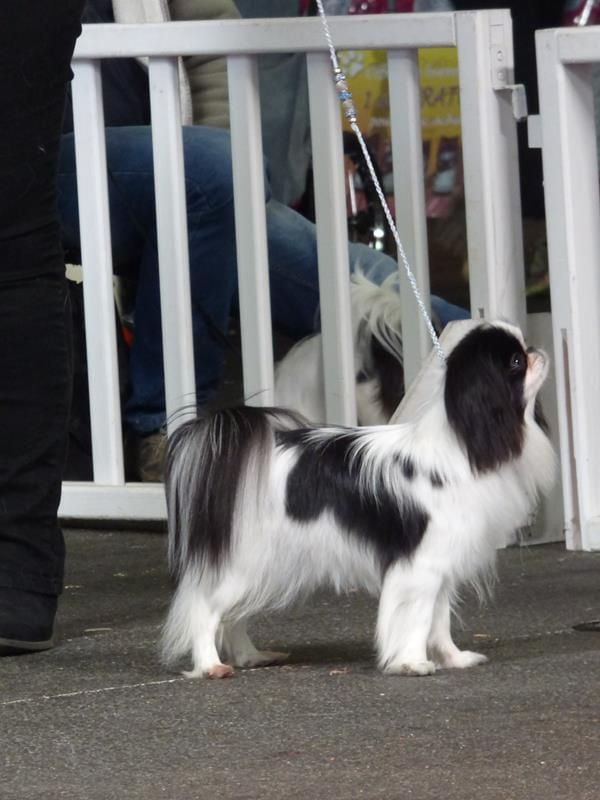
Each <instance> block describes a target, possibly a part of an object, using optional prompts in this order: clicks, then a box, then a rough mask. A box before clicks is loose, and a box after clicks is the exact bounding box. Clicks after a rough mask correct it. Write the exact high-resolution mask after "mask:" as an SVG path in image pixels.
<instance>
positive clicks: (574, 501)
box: [536, 28, 600, 550]
mask: <svg viewBox="0 0 600 800" xmlns="http://www.w3.org/2000/svg"><path fill="white" fill-rule="evenodd" d="M536 39H537V61H538V81H539V92H540V123H541V144H542V153H543V164H544V187H545V196H546V220H547V227H548V250H549V261H550V289H551V299H552V327H553V336H554V357H555V361H556V373H557V386H558V406H559V420H560V424H559V432H560V443H561V454H562V458H561V465H562V483H563V495H564V506H565V534H566V540H567V546H568V547H569V548H572V549H584V550H597V549H600V424H599V423H598V405H599V400H600V201H599V194H598V160H597V150H596V136H597V134H596V126H595V112H594V93H593V86H592V64H593V63H594V62H600V28H588V29H585V28H583V29H575V28H563V29H559V30H549V31H541V32H538V34H537V36H536Z"/></svg>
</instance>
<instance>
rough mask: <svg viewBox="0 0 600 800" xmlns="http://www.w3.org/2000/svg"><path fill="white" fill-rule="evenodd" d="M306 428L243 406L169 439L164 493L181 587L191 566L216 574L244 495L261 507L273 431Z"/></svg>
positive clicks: (173, 566) (296, 420) (293, 419)
mask: <svg viewBox="0 0 600 800" xmlns="http://www.w3.org/2000/svg"><path fill="white" fill-rule="evenodd" d="M305 424H306V423H305V421H304V420H302V419H301V418H300V417H298V416H296V415H294V414H292V413H288V412H284V411H279V410H275V409H261V408H253V407H251V406H245V407H239V408H232V409H224V410H221V411H217V412H216V413H214V414H213V415H212V416H210V417H208V418H206V419H198V420H191V421H190V422H186V423H184V424H183V425H181V427H179V428H178V429H177V430H176V431H175V433H174V434H173V435H172V436H171V437H170V439H169V447H168V450H167V464H166V474H165V490H166V496H167V510H168V527H169V567H170V570H171V574H172V575H173V577H174V578H175V580H176V581H177V582H179V581H180V579H181V578H182V577H183V575H184V574H185V573H186V571H187V570H188V569H189V568H190V567H191V566H196V567H197V568H199V572H202V570H203V568H206V567H208V568H211V570H213V571H214V572H218V570H219V569H220V567H221V566H222V565H223V564H224V562H225V561H226V560H227V558H228V556H229V553H230V550H231V546H232V531H233V525H234V517H235V513H236V509H237V508H238V506H239V504H240V501H241V498H242V494H244V495H246V496H247V497H248V496H250V495H252V496H254V498H255V499H256V502H257V503H258V502H260V499H261V497H262V496H263V494H264V492H263V491H261V489H260V487H261V485H262V482H263V478H264V475H265V474H266V473H267V471H268V466H269V462H270V456H271V453H272V452H273V446H274V437H275V431H276V430H278V429H284V428H294V427H304V425H305ZM250 484H251V486H250ZM248 510H250V509H248Z"/></svg>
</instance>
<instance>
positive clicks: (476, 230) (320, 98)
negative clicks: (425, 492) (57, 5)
mask: <svg viewBox="0 0 600 800" xmlns="http://www.w3.org/2000/svg"><path fill="white" fill-rule="evenodd" d="M330 27H331V32H332V36H333V39H334V41H335V43H336V46H337V47H338V48H339V49H379V50H386V51H387V53H388V58H389V68H390V86H391V91H392V99H391V117H392V119H391V122H392V147H393V159H394V179H395V192H396V199H397V216H398V221H397V224H398V228H399V230H400V232H401V235H402V238H403V241H404V245H405V248H406V252H407V254H408V255H409V258H410V259H411V262H412V266H413V270H414V272H415V274H416V276H417V280H418V282H419V285H420V287H421V288H422V290H423V294H424V296H425V297H428V293H429V269H428V257H427V240H426V226H425V209H424V198H423V163H422V158H423V156H422V149H421V136H420V115H419V111H418V109H419V86H418V69H417V61H416V59H417V49H418V48H422V47H434V46H436V47H437V46H458V54H459V79H460V97H461V109H462V123H463V147H464V166H465V198H466V211H467V238H468V247H469V268H470V292H471V307H472V309H473V313H474V316H477V317H482V318H494V317H498V316H505V317H509V318H511V319H514V320H517V321H518V322H520V323H521V324H522V325H525V293H524V274H523V257H522V240H521V227H520V202H519V193H518V166H517V144H516V130H515V121H514V117H513V111H512V98H511V92H512V63H513V57H512V30H511V21H510V15H509V13H508V12H507V11H483V12H465V13H457V14H453V13H440V14H411V15H386V16H385V17H382V16H357V17H343V18H332V19H331V20H330ZM268 52H302V53H306V54H307V58H308V61H309V70H308V74H309V93H310V101H311V112H312V138H313V158H314V167H315V200H316V209H317V229H318V253H319V279H320V291H321V317H322V329H323V334H324V359H325V377H326V399H327V413H328V418H329V419H330V421H337V422H343V423H352V422H353V421H354V418H355V416H354V415H355V411H354V404H353V397H354V381H353V369H352V350H351V347H352V346H351V337H350V335H349V332H350V307H349V286H348V280H347V276H348V263H347V259H348V255H347V231H346V223H345V218H346V211H345V199H344V190H343V183H344V177H343V162H342V157H341V153H342V147H341V122H340V114H339V107H338V101H337V98H336V95H335V89H334V85H333V81H332V79H331V72H330V66H329V60H328V55H327V48H326V43H325V41H324V37H323V32H322V29H321V25H320V21H319V20H318V19H316V18H313V19H298V20H290V19H286V20H243V21H226V22H210V23H208V22H196V23H168V24H161V25H153V24H146V25H93V26H86V27H85V28H84V31H83V34H82V36H81V38H80V40H79V42H78V44H77V48H76V51H75V56H74V62H73V67H74V72H75V80H74V90H73V100H74V109H75V114H74V117H75V138H76V142H77V149H76V154H77V162H78V165H81V167H82V168H80V169H78V186H79V202H80V223H81V240H82V260H83V272H84V299H85V305H86V314H85V316H86V332H87V341H88V367H89V374H90V396H91V398H92V404H91V414H92V446H93V464H94V481H93V482H89V483H73V482H67V483H65V484H64V487H63V497H62V503H61V507H60V511H59V513H60V515H61V516H62V517H63V518H85V519H97V518H110V519H161V518H163V517H164V515H165V506H164V497H163V491H162V487H161V486H160V485H158V484H145V485H141V484H126V483H125V482H124V476H123V452H122V444H121V421H120V411H119V396H118V385H117V358H116V348H115V341H114V330H115V326H114V309H113V304H112V299H111V296H110V286H111V274H112V264H111V248H110V230H109V218H108V202H107V179H106V164H105V154H104V130H103V113H102V105H101V85H100V72H99V67H98V64H99V59H102V58H119V57H126V56H127V57H128V56H145V57H148V59H149V74H150V87H151V98H152V109H151V110H152V125H153V131H154V136H153V139H154V163H155V186H156V195H157V202H156V205H157V224H158V240H159V259H160V263H161V265H165V264H168V268H169V274H168V280H161V297H162V314H163V339H164V357H165V375H166V397H167V415H168V416H171V415H172V414H173V412H175V411H177V410H178V409H179V408H181V407H182V406H189V405H190V404H192V405H193V398H194V396H195V393H194V392H195V390H194V378H193V375H194V370H193V358H192V354H193V345H192V336H191V322H190V298H189V263H188V249H187V231H186V218H185V213H184V203H185V194H184V175H183V159H182V149H181V128H180V122H179V105H178V102H179V101H178V94H177V81H176V75H177V67H176V59H177V56H180V55H192V54H196V53H204V54H215V55H225V56H227V59H228V65H229V81H230V100H231V110H232V114H231V126H232V131H231V133H232V159H233V166H234V193H235V196H236V198H239V197H245V198H251V203H250V204H248V203H247V202H246V203H241V202H236V206H235V212H236V237H237V249H238V253H239V254H240V263H239V270H238V272H239V274H240V315H241V320H240V322H241V332H242V343H243V345H242V347H243V362H244V390H245V395H246V396H248V397H254V398H255V399H254V400H253V402H257V403H260V404H264V403H269V402H271V399H272V395H273V350H272V342H271V325H270V315H269V313H268V310H269V295H268V269H267V253H266V244H265V242H266V234H265V216H264V205H263V185H262V180H263V178H262V160H261V159H262V157H261V131H260V111H259V94H258V83H257V80H256V58H257V56H258V54H260V53H268ZM315 112H317V113H315ZM84 165H85V166H84ZM83 167H84V168H83ZM161 268H164V266H162V267H161ZM161 276H162V272H161ZM402 280H404V276H403V275H402ZM403 302H404V304H405V305H404V313H405V317H404V318H405V326H406V332H405V360H406V368H407V376H408V378H409V379H410V378H411V377H413V376H414V375H415V374H416V372H417V370H418V368H419V366H420V364H421V362H422V360H423V358H424V355H425V354H426V353H427V352H428V350H429V346H430V345H429V341H428V339H427V333H426V331H425V329H424V326H423V325H422V323H421V321H420V319H419V318H418V315H417V313H416V310H415V305H414V303H413V302H412V299H411V297H410V294H409V292H408V290H407V288H406V286H405V288H404V301H403ZM180 420H181V417H178V418H177V421H178V422H179V421H180ZM598 451H599V452H600V448H598Z"/></svg>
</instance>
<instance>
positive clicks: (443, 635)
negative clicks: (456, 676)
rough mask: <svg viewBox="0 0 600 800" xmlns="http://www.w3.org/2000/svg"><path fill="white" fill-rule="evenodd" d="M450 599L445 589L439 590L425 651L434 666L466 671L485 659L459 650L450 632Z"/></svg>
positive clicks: (482, 656) (469, 651)
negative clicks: (427, 652)
mask: <svg viewBox="0 0 600 800" xmlns="http://www.w3.org/2000/svg"><path fill="white" fill-rule="evenodd" d="M450 617H451V611H450V598H449V596H448V591H447V589H445V588H443V589H440V591H439V593H438V596H437V598H436V601H435V610H434V613H433V622H432V625H431V631H430V632H429V640H428V644H427V649H428V651H429V653H430V656H431V658H432V659H433V661H434V662H435V664H436V666H438V667H442V668H446V669H451V668H453V669H466V668H467V667H474V666H475V665H476V664H483V663H484V662H486V661H487V657H486V656H484V655H482V654H481V653H474V652H472V651H471V650H459V648H458V647H457V646H456V644H455V643H454V641H453V639H452V633H451V630H450Z"/></svg>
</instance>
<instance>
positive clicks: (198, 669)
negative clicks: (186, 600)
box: [183, 589, 233, 678]
mask: <svg viewBox="0 0 600 800" xmlns="http://www.w3.org/2000/svg"><path fill="white" fill-rule="evenodd" d="M189 613H190V620H189V624H190V634H191V642H192V661H193V664H194V668H193V669H192V670H190V671H189V672H184V673H183V674H184V675H185V677H186V678H202V677H205V678H229V677H230V676H231V675H233V667H232V666H230V665H229V664H223V663H222V662H221V659H220V658H219V653H218V651H217V644H216V638H217V633H218V630H219V624H220V622H221V611H220V610H218V609H217V608H216V607H215V605H214V603H211V602H210V601H209V599H208V598H206V597H205V596H204V595H203V593H202V591H201V589H198V590H197V592H196V596H195V598H194V600H193V602H192V604H191V605H190V611H189Z"/></svg>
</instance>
